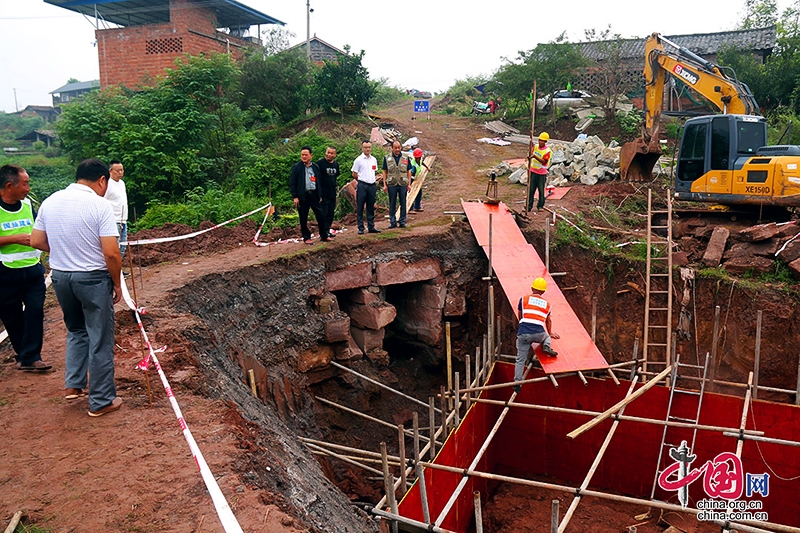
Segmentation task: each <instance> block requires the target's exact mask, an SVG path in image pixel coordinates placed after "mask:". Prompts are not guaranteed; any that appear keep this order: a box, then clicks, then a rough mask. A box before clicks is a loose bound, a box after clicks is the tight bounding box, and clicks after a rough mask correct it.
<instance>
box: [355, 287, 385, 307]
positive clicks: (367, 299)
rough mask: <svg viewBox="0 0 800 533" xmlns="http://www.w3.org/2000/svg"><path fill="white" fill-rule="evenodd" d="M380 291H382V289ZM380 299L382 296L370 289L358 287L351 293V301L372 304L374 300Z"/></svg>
mask: <svg viewBox="0 0 800 533" xmlns="http://www.w3.org/2000/svg"><path fill="white" fill-rule="evenodd" d="M370 288H371V287H370ZM376 288H377V287H376ZM378 292H380V290H379V291H378ZM379 300H380V296H378V294H377V293H374V292H372V291H370V290H368V289H363V288H362V289H357V290H355V291H353V292H352V293H350V301H351V302H353V303H357V304H371V303H372V302H377V301H379Z"/></svg>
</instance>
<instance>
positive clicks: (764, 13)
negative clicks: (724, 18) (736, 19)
mask: <svg viewBox="0 0 800 533" xmlns="http://www.w3.org/2000/svg"><path fill="white" fill-rule="evenodd" d="M744 11H745V13H744V19H743V20H742V23H741V24H739V27H738V29H740V30H750V29H753V28H766V27H767V26H774V25H775V23H776V22H777V21H778V4H777V2H776V0H745V2H744Z"/></svg>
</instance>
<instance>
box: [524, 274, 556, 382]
mask: <svg viewBox="0 0 800 533" xmlns="http://www.w3.org/2000/svg"><path fill="white" fill-rule="evenodd" d="M546 290H547V281H546V280H545V279H544V278H536V279H535V280H533V283H532V284H531V294H529V295H527V296H523V297H522V298H520V299H519V305H518V309H519V329H518V330H517V361H516V365H515V366H514V381H522V373H523V372H524V370H525V363H527V361H528V354H529V353H530V351H531V344H533V343H537V344H541V345H542V352H544V353H545V354H546V355H549V356H550V357H555V356H557V355H558V352H557V351H555V350H554V349H553V348H551V347H550V339H551V338H553V339H558V338H560V336H559V335H558V333H553V331H552V330H553V325H552V322H551V320H550V303H549V302H548V301H547V300H545V299H544V298H542V294H544V292H545V291H546ZM519 390H520V385H514V392H519Z"/></svg>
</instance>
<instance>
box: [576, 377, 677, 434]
mask: <svg viewBox="0 0 800 533" xmlns="http://www.w3.org/2000/svg"><path fill="white" fill-rule="evenodd" d="M671 371H672V365H667V368H665V369H664V370H662V371H661V373H660V374H658V375H657V376H656V377H655V378H653V380H651V381H650V382H648V383H646V384H645V385H643V386H642V387H641V388H640V389H639V390H637V391H636V392H634V393H633V394H631V395H630V396H628V397H626V398H625V399H624V400H621V401H619V402H617V404H616V405H614V406H612V407H609V408H608V409H606V410H605V411H603V412H602V413H601V414H599V415H598V416H596V417H595V418H593V419H592V420H589V421H588V422H586V423H585V424H583V425H582V426H580V427H579V428H577V429H574V430H573V431H571V432H569V433H567V437H569V438H571V439H574V438H575V437H577V436H578V435H580V434H581V433H583V432H585V431H588V430H590V429H592V428H593V427H595V426H596V425H597V424H599V423H600V422H602V421H603V420H605V419H606V418H608V417H609V416H611V415H612V414H614V413H615V412H616V411H617V410H619V409H620V408H621V407H624V406H626V405H628V404H629V403H631V402H632V401H633V400H635V399H636V398H638V397H639V396H641V395H642V394H644V393H645V392H647V391H649V390H650V389H651V388H652V387H654V386H655V385H656V384H658V382H659V381H661V380H662V379H664V378H665V377H666V376H667V375H668V374H669V373H670V372H671Z"/></svg>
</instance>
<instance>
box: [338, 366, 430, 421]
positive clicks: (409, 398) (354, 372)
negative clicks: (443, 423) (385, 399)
mask: <svg viewBox="0 0 800 533" xmlns="http://www.w3.org/2000/svg"><path fill="white" fill-rule="evenodd" d="M330 364H331V366H334V367H336V368H338V369H339V370H344V371H345V372H350V373H351V374H353V375H354V376H358V377H360V378H361V379H363V380H364V381H368V382H370V383H372V384H373V385H377V386H378V387H380V388H382V389H385V390H388V391H389V392H392V393H394V394H397V395H398V396H401V397H403V398H405V399H407V400H410V401H412V402H414V403H416V404H419V405H421V406H422V407H428V405H427V404H426V403H425V402H423V401H422V400H418V399H416V398H414V397H413V396H409V395H408V394H405V393H403V392H400V391H399V390H397V389H393V388H392V387H390V386H388V385H384V384H383V383H381V382H380V381H377V380H374V379H372V378H370V377H367V376H365V375H364V374H361V373H359V372H356V371H355V370H353V369H352V368H347V367H346V366H344V365H340V364H339V363H337V362H336V361H331V362H330ZM437 411H438V409H437ZM438 412H440V413H441V411H438Z"/></svg>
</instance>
